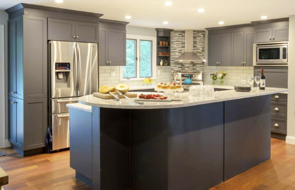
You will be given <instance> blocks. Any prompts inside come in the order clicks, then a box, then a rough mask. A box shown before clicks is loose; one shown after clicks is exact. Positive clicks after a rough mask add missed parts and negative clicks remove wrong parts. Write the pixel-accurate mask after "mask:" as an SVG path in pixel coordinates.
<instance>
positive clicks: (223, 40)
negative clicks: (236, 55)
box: [219, 34, 231, 66]
mask: <svg viewBox="0 0 295 190" xmlns="http://www.w3.org/2000/svg"><path fill="white" fill-rule="evenodd" d="M230 46H231V39H230V34H221V37H220V48H219V60H220V61H219V66H229V65H231V61H230Z"/></svg>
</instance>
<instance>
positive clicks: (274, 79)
mask: <svg viewBox="0 0 295 190" xmlns="http://www.w3.org/2000/svg"><path fill="white" fill-rule="evenodd" d="M261 68H263V71H264V75H265V78H266V87H274V88H288V67H267V66H265V67H255V69H254V75H255V76H260V75H261Z"/></svg>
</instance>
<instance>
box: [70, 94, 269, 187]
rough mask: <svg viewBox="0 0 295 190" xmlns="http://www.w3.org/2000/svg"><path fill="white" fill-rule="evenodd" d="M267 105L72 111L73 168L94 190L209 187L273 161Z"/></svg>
mask: <svg viewBox="0 0 295 190" xmlns="http://www.w3.org/2000/svg"><path fill="white" fill-rule="evenodd" d="M270 105H271V97H270V95H267V96H259V97H253V98H246V99H239V100H233V101H225V102H219V103H210V104H204V105H196V106H191V107H184V108H172V109H141V110H140V109H139V110H138V109H111V108H99V107H95V106H93V107H92V113H91V112H84V111H81V110H78V109H70V128H71V136H70V138H71V157H70V159H71V167H72V168H74V169H75V170H76V176H77V178H79V179H81V180H82V181H84V182H86V183H88V184H89V185H90V186H92V188H93V189H95V190H121V189H122V190H127V189H131V190H203V189H209V188H210V187H213V186H215V185H217V184H219V183H221V182H223V181H225V180H227V179H229V178H231V177H233V176H235V175H237V174H239V173H241V172H243V171H245V170H247V169H249V168H252V167H253V166H255V165H257V164H259V163H262V162H264V161H266V160H268V159H270V135H271V133H270V121H271V119H270V116H271V113H270V111H271V108H270Z"/></svg>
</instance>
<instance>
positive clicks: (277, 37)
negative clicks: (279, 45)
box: [255, 21, 289, 43]
mask: <svg viewBox="0 0 295 190" xmlns="http://www.w3.org/2000/svg"><path fill="white" fill-rule="evenodd" d="M288 40H289V21H281V22H273V23H266V24H256V25H255V42H256V43H257V42H258V43H259V42H279V41H288Z"/></svg>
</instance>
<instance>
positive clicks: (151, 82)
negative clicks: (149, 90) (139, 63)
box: [143, 78, 154, 84]
mask: <svg viewBox="0 0 295 190" xmlns="http://www.w3.org/2000/svg"><path fill="white" fill-rule="evenodd" d="M143 82H144V83H145V84H153V83H154V81H153V80H152V79H151V78H144V79H143Z"/></svg>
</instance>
